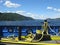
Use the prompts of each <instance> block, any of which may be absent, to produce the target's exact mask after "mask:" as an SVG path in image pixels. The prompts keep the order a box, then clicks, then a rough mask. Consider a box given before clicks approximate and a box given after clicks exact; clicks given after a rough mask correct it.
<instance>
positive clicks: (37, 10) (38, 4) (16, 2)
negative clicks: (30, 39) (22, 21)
mask: <svg viewBox="0 0 60 45" xmlns="http://www.w3.org/2000/svg"><path fill="white" fill-rule="evenodd" d="M0 12H3V13H4V12H7V13H10V12H11V13H18V14H21V15H23V16H27V17H32V18H34V19H46V18H60V0H0Z"/></svg>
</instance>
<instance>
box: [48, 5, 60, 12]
mask: <svg viewBox="0 0 60 45" xmlns="http://www.w3.org/2000/svg"><path fill="white" fill-rule="evenodd" d="M47 9H48V10H53V11H57V12H60V8H55V7H50V6H48V7H47Z"/></svg>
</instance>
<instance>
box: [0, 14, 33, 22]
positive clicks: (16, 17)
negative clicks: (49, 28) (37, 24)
mask: <svg viewBox="0 0 60 45" xmlns="http://www.w3.org/2000/svg"><path fill="white" fill-rule="evenodd" d="M21 20H33V18H31V17H26V16H23V15H20V14H17V13H0V21H21Z"/></svg>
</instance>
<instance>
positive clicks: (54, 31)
mask: <svg viewBox="0 0 60 45" xmlns="http://www.w3.org/2000/svg"><path fill="white" fill-rule="evenodd" d="M48 27H49V28H50V30H51V31H52V32H54V33H55V34H56V35H57V36H58V35H59V33H56V32H55V31H54V30H53V29H52V28H51V27H50V26H49V25H48Z"/></svg>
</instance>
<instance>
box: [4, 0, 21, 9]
mask: <svg viewBox="0 0 60 45" xmlns="http://www.w3.org/2000/svg"><path fill="white" fill-rule="evenodd" d="M4 5H5V6H7V7H9V8H11V7H14V8H16V7H19V6H21V5H20V4H17V3H12V2H11V1H8V0H7V1H6V2H5V3H4Z"/></svg>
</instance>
